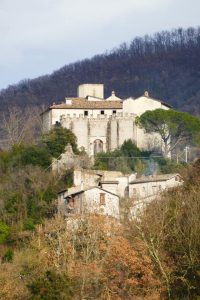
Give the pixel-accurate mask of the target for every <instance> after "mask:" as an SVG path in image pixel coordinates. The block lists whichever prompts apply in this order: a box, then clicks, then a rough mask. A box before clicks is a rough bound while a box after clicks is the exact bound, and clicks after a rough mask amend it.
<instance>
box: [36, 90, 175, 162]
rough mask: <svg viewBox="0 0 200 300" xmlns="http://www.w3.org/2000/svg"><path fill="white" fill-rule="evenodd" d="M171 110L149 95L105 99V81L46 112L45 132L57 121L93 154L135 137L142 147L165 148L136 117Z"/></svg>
mask: <svg viewBox="0 0 200 300" xmlns="http://www.w3.org/2000/svg"><path fill="white" fill-rule="evenodd" d="M157 108H162V109H169V108H170V105H169V104H167V103H165V102H163V101H160V100H156V99H153V98H151V97H149V94H148V93H147V92H145V94H144V95H143V96H141V97H139V98H137V99H133V98H128V99H120V98H119V97H117V96H116V95H115V93H114V92H112V94H111V96H110V97H108V98H107V99H104V86H103V84H82V85H80V86H79V87H78V95H77V97H70V98H65V102H63V103H61V104H55V103H54V104H53V105H51V106H50V107H49V108H48V109H47V110H46V111H44V112H43V113H42V123H43V131H44V132H46V131H49V130H50V129H51V128H53V126H54V125H55V124H61V125H62V126H63V127H65V128H68V129H70V130H72V131H73V133H74V134H75V135H76V137H77V143H78V147H79V148H80V149H81V148H84V149H85V151H86V152H87V154H88V155H89V156H93V155H95V154H96V153H98V152H102V151H112V150H115V149H116V148H119V147H120V146H121V145H122V144H123V142H124V141H125V140H128V139H131V140H132V141H134V142H135V144H136V145H137V146H138V147H139V148H141V149H152V148H154V149H155V148H156V149H159V150H162V142H161V139H160V137H159V136H158V135H156V134H151V135H149V134H147V133H144V131H143V130H142V129H140V128H138V127H137V126H136V125H135V118H136V117H137V116H140V115H141V114H142V113H144V112H145V111H147V110H155V109H157Z"/></svg>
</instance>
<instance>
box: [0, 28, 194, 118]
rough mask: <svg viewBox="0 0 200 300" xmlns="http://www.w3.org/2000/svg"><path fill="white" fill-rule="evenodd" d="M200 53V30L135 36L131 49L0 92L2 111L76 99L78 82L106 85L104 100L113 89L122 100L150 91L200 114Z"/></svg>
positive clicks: (101, 56)
mask: <svg viewBox="0 0 200 300" xmlns="http://www.w3.org/2000/svg"><path fill="white" fill-rule="evenodd" d="M199 54H200V27H198V28H188V29H182V28H178V29H174V30H172V31H171V32H170V31H162V32H159V33H156V34H154V35H153V36H149V35H146V36H144V37H142V38H141V37H136V38H135V39H133V40H132V41H131V42H130V43H129V44H126V43H123V44H122V45H120V46H119V47H117V48H116V49H113V50H111V51H110V52H106V53H104V54H101V55H96V56H94V57H93V58H91V59H85V60H82V61H78V62H75V63H72V64H69V65H66V66H64V67H62V68H61V69H59V70H57V71H55V72H53V73H52V74H51V75H45V76H41V77H39V78H36V79H33V80H28V79H27V80H22V81H21V82H19V83H18V84H16V85H11V86H9V87H8V88H7V89H4V90H2V91H1V92H0V103H1V106H0V107H1V110H5V109H6V107H7V106H8V105H9V104H13V103H14V104H16V105H17V106H21V107H24V105H25V104H27V105H41V104H45V105H47V104H50V103H52V102H55V101H58V102H61V101H62V100H63V99H64V97H65V96H75V95H76V89H77V86H78V85H79V84H80V83H104V85H105V94H106V96H108V95H109V94H110V92H111V90H113V89H114V90H115V91H116V93H117V94H118V95H119V96H120V97H122V98H125V97H128V96H133V97H137V96H140V95H141V94H143V92H144V91H145V90H148V91H149V93H150V95H151V96H152V97H155V98H159V99H163V100H166V101H168V102H169V103H171V104H172V105H173V106H174V107H175V108H178V109H179V108H181V110H184V111H188V112H191V113H193V114H196V115H199V113H200V102H199V99H200V55H199Z"/></svg>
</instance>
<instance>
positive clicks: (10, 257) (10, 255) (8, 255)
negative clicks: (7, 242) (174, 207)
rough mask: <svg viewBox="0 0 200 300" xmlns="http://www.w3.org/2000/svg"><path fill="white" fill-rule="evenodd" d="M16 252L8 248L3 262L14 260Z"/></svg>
mask: <svg viewBox="0 0 200 300" xmlns="http://www.w3.org/2000/svg"><path fill="white" fill-rule="evenodd" d="M13 256H14V252H13V250H12V249H8V250H7V251H6V253H5V254H4V256H3V258H2V261H3V262H11V261H12V260H13Z"/></svg>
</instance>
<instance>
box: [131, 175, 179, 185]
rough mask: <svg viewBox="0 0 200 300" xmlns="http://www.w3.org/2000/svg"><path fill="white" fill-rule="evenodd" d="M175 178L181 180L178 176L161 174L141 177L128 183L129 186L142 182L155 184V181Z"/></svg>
mask: <svg viewBox="0 0 200 300" xmlns="http://www.w3.org/2000/svg"><path fill="white" fill-rule="evenodd" d="M175 176H178V177H179V178H181V176H180V175H179V174H161V175H151V176H142V177H140V178H137V179H135V180H133V181H131V182H130V184H136V183H143V182H155V181H167V180H169V179H171V178H173V177H175Z"/></svg>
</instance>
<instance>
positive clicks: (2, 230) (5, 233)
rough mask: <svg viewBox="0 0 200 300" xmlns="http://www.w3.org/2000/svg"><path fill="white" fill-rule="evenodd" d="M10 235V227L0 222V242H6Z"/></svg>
mask: <svg viewBox="0 0 200 300" xmlns="http://www.w3.org/2000/svg"><path fill="white" fill-rule="evenodd" d="M9 235H10V227H9V226H7V225H6V224H5V223H3V222H0V244H3V243H5V242H6V240H7V239H8V237H9Z"/></svg>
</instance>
